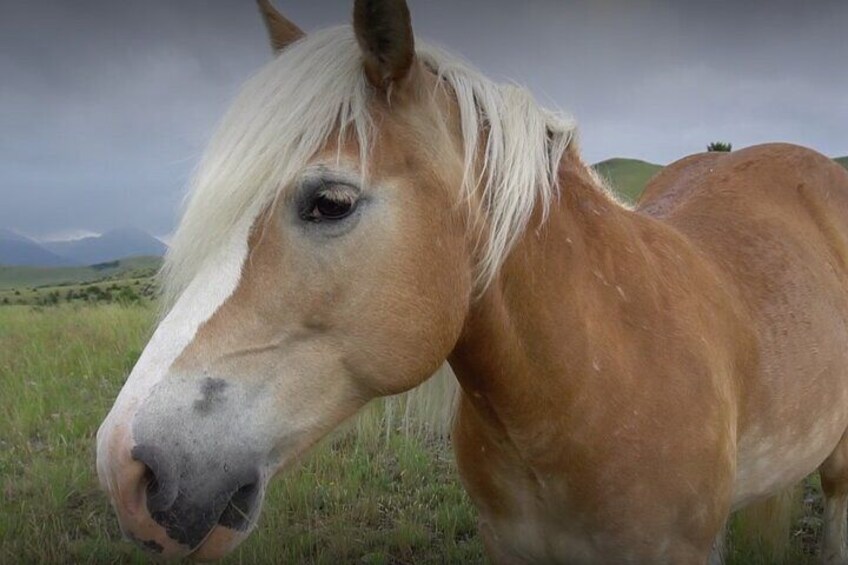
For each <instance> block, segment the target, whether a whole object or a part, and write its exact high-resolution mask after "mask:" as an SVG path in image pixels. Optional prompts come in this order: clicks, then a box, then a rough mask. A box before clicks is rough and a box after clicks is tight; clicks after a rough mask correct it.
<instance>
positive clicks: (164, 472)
mask: <svg viewBox="0 0 848 565" xmlns="http://www.w3.org/2000/svg"><path fill="white" fill-rule="evenodd" d="M132 456H133V459H135V460H136V461H138V462H139V463H141V464H142V465H144V467H145V470H144V474H143V475H142V481H143V482H144V484H145V485H146V486H145V492H146V495H147V510H148V511H149V512H150V513H151V514H153V513H155V512H159V511H163V510H167V509H168V508H170V507H171V505H172V504H173V503H174V500H175V499H176V498H177V494H178V492H179V489H178V488H177V487H178V485H177V484H176V482H175V481H173V480H171V478H172V477H173V475H174V473H173V472H172V469H171V466H170V465H169V464H168V462H167V460H166V459H165V458H164V457H163V456H162V454H161V452H160V451H159V450H158V449H156V448H154V447H151V446H146V445H137V446H135V447H134V448H133V450H132Z"/></svg>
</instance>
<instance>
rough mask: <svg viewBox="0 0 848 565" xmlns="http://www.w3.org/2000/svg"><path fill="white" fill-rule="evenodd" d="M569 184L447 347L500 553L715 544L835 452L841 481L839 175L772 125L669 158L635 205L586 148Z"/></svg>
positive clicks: (687, 555) (845, 399) (637, 555)
mask: <svg viewBox="0 0 848 565" xmlns="http://www.w3.org/2000/svg"><path fill="white" fill-rule="evenodd" d="M561 184H562V186H563V187H564V191H563V195H562V199H561V202H560V205H559V208H558V209H557V211H556V212H555V213H554V214H553V215H552V217H551V218H550V220H549V221H548V222H547V223H546V224H545V225H544V226H542V227H540V228H539V229H538V230H535V231H533V230H529V231H528V233H527V235H526V236H525V237H524V239H523V240H522V241H521V242H520V244H519V245H518V247H517V249H516V250H515V252H514V253H513V254H512V255H511V256H510V258H509V260H508V261H507V263H506V264H505V266H504V269H503V272H502V274H501V276H500V277H499V279H498V280H497V283H496V284H495V285H493V287H492V288H491V289H490V290H489V292H488V293H487V294H486V296H485V297H484V298H483V300H482V301H481V302H480V303H479V304H477V305H476V306H475V307H473V308H472V313H471V315H470V317H469V320H468V322H467V325H466V328H465V330H464V332H463V336H462V338H461V339H460V342H459V344H458V346H457V348H456V350H455V351H454V353H453V354H452V356H451V357H450V361H451V364H452V366H453V367H454V369H455V370H456V373H457V375H458V377H459V379H460V382H461V383H462V386H463V389H464V391H465V394H464V395H463V398H462V404H461V410H460V413H459V418H458V423H457V426H456V433H455V441H456V449H457V455H458V462H459V465H460V470H461V472H462V476H463V479H464V482H465V484H466V486H467V488H468V490H469V492H470V493H471V496H472V499H473V500H474V501H475V504H477V505H478V507H479V508H480V509H481V516H482V518H481V522H482V532H483V535H484V538H485V540H486V543H487V547H488V548H489V551H490V552H491V554H492V555H493V556H494V557H495V558H496V560H498V561H503V562H512V561H516V560H528V561H538V560H543V561H547V560H563V561H567V562H582V561H599V562H611V561H610V560H613V559H615V558H628V557H629V558H631V559H632V560H635V561H639V562H657V561H665V562H673V563H681V562H697V561H699V560H701V561H702V560H703V559H704V558H705V555H706V553H707V552H708V551H709V548H710V545H711V543H712V541H713V540H712V537H713V535H714V533H715V532H717V531H719V530H720V529H721V528H722V525H723V522H724V520H725V519H726V516H727V513H728V512H729V511H730V510H731V509H732V508H734V507H737V506H739V505H742V504H744V503H747V502H749V501H751V500H753V499H755V498H757V497H761V496H764V495H767V494H769V493H771V492H774V490H775V489H779V488H781V487H785V486H787V485H790V484H792V483H793V482H796V481H798V480H800V479H801V478H802V477H804V476H805V475H806V474H808V473H810V472H812V471H814V470H815V469H816V468H817V467H818V466H819V465H820V464H821V463H822V462H823V461H824V460H825V459H827V458H828V456H829V455H830V454H831V453H835V455H834V456H832V457H831V458H830V459H829V460H828V463H826V464H825V466H824V467H823V470H824V471H825V474H824V479H825V480H824V484H825V489H826V492H828V493H829V494H834V493H835V492H838V493H839V495H840V496H844V494H843V493H844V492H845V489H846V487H848V467H846V462H845V461H844V456H843V455H842V454H841V453H842V450H844V449H845V446H846V445H848V444H846V443H840V438H841V437H842V434H843V432H844V431H845V430H846V428H848V270H846V269H847V268H848V174H847V173H846V172H845V171H844V170H843V169H842V168H841V167H839V166H838V165H837V164H836V163H834V162H833V161H831V160H830V159H827V158H825V157H823V156H821V155H818V154H816V153H814V152H812V151H809V150H806V149H802V148H799V147H795V146H790V145H764V146H758V147H752V148H750V149H746V150H742V151H738V152H736V153H731V154H705V155H696V156H693V157H689V158H686V159H683V160H681V161H679V162H677V163H674V164H673V165H671V166H669V167H668V168H667V169H665V170H664V171H663V172H662V173H660V174H659V175H658V176H657V177H656V178H655V179H653V181H652V182H651V183H650V185H649V186H648V188H647V189H646V191H645V194H644V196H643V198H642V200H641V202H640V203H639V205H638V207H637V210H636V211H629V210H625V209H623V208H621V207H619V206H617V205H616V204H614V203H613V202H611V201H610V200H609V198H608V197H607V196H606V195H605V194H603V192H602V190H601V189H600V187H599V186H597V184H596V182H595V181H594V179H593V177H592V175H590V174H588V173H587V170H586V168H585V167H584V166H583V165H582V164H581V163H580V161H579V159H578V158H577V156H576V154H575V153H571V154H570V155H569V157H568V158H567V159H566V160H565V161H564V162H563V163H562V167H561ZM843 504H844V502H843ZM844 520H845V515H844V511H843V514H842V521H844ZM672 538H676V539H672Z"/></svg>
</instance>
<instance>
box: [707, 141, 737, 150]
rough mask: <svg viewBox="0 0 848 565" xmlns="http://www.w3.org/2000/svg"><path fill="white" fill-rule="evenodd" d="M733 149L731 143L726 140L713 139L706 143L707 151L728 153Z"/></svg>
mask: <svg viewBox="0 0 848 565" xmlns="http://www.w3.org/2000/svg"><path fill="white" fill-rule="evenodd" d="M732 150H733V144H732V143H729V142H727V141H713V142H712V143H710V144H709V145H707V151H710V152H714V151H718V152H722V153H730V151H732Z"/></svg>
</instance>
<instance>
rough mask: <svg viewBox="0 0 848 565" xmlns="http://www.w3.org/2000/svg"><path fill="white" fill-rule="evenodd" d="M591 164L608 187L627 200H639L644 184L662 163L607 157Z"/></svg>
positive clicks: (657, 170) (660, 167) (658, 169)
mask: <svg viewBox="0 0 848 565" xmlns="http://www.w3.org/2000/svg"><path fill="white" fill-rule="evenodd" d="M593 166H594V168H595V170H596V171H597V172H598V173H599V174H600V175H601V176H602V177H604V178H605V179H606V180H607V182H608V183H609V185H610V188H612V189H613V190H614V191H615V192H616V193H617V194H618V195H620V196H622V197H623V198H624V199H625V200H628V201H629V202H636V201H637V200H639V197H640V196H641V195H642V191H643V190H645V185H646V184H648V181H649V180H650V179H651V177H652V176H654V175H655V174H657V173H658V172H659V171H660V170H661V169H662V165H657V164H654V163H648V162H647V161H640V160H639V159H622V158H615V159H607V160H606V161H601V162H600V163H597V164H595V165H593Z"/></svg>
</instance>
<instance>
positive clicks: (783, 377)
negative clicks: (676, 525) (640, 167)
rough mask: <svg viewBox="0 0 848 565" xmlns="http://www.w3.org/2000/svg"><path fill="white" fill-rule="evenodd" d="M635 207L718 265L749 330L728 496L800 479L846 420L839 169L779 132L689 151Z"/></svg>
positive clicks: (847, 324)
mask: <svg viewBox="0 0 848 565" xmlns="http://www.w3.org/2000/svg"><path fill="white" fill-rule="evenodd" d="M637 211H638V212H640V213H643V214H645V215H647V216H651V217H654V218H656V219H658V220H660V221H661V222H662V223H665V224H667V225H670V226H672V227H673V228H674V229H675V230H676V231H677V232H679V233H681V234H683V235H684V236H685V238H686V239H687V240H688V241H689V242H690V244H691V246H692V247H694V248H695V249H696V250H697V251H698V254H699V255H700V256H702V257H703V258H704V260H706V261H708V262H710V263H712V264H713V265H716V266H717V267H718V269H719V271H720V272H722V273H724V275H725V276H724V283H723V286H725V287H726V290H727V292H728V293H729V294H731V295H733V296H734V297H735V300H734V304H735V305H736V310H738V318H737V319H738V320H739V328H738V329H739V332H740V335H742V334H744V335H746V336H750V338H751V339H750V340H748V341H747V343H749V344H750V346H747V347H746V348H745V349H746V351H744V352H743V354H742V356H741V357H740V358H739V359H738V360H737V363H736V367H735V379H736V380H737V383H738V384H737V390H738V396H737V408H738V412H737V414H738V417H737V418H738V419H737V422H736V437H737V448H738V455H737V457H738V459H737V479H736V484H735V486H734V493H735V494H734V504H735V505H738V504H742V503H744V502H745V501H746V500H750V499H753V498H756V497H758V496H762V495H764V494H767V493H768V492H773V491H774V490H775V489H777V488H781V487H782V486H786V485H789V484H792V483H793V482H794V481H797V480H799V479H800V478H802V477H803V476H804V475H805V474H807V473H809V472H811V471H812V470H814V469H815V468H816V466H818V465H819V464H821V461H822V460H824V458H826V457H827V455H828V454H829V453H830V452H831V451H832V450H833V446H834V445H836V443H837V441H838V440H839V438H840V437H841V436H842V434H843V433H844V432H845V431H846V428H848V172H846V171H845V169H843V168H842V167H841V166H840V165H838V164H837V163H836V162H835V161H833V160H831V159H829V158H827V157H825V156H823V155H821V154H819V153H816V152H814V151H811V150H809V149H805V148H802V147H797V146H793V145H788V144H769V145H761V146H755V147H751V148H748V149H744V150H741V151H738V152H734V153H710V154H701V155H695V156H692V157H687V158H685V159H682V160H681V161H678V162H676V163H673V164H672V165H670V166H669V167H668V168H667V170H664V171H663V172H661V173H660V174H658V175H657V176H656V177H655V178H654V179H653V180H652V181H651V183H650V185H649V186H648V187H647V189H646V191H645V194H644V196H643V197H642V199H641V200H640V202H639V204H638V206H637ZM810 438H815V441H811V440H810ZM763 462H768V465H765V464H764V463H763Z"/></svg>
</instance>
